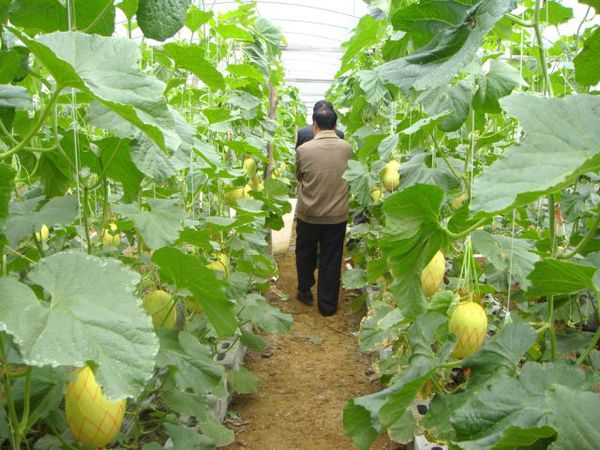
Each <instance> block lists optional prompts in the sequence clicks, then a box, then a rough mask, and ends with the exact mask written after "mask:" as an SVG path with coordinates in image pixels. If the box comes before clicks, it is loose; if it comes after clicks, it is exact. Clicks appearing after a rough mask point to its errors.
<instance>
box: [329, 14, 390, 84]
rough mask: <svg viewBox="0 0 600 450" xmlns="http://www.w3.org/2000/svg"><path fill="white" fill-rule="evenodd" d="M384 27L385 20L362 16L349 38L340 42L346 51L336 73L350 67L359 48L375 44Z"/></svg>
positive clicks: (340, 72)
mask: <svg viewBox="0 0 600 450" xmlns="http://www.w3.org/2000/svg"><path fill="white" fill-rule="evenodd" d="M385 28H386V22H385V21H383V20H376V19H374V18H373V17H372V16H370V15H366V16H364V17H362V18H361V19H360V21H359V22H358V25H357V26H356V28H355V29H354V30H353V33H352V37H351V38H350V40H349V41H347V42H344V43H343V44H342V47H343V48H345V49H346V52H345V53H344V56H343V57H342V67H341V68H340V71H339V72H338V74H342V73H344V72H346V71H347V70H348V69H349V68H350V67H351V65H352V62H353V60H354V58H355V57H356V55H357V54H358V53H359V52H360V51H361V50H363V49H365V48H367V47H370V46H371V45H373V44H376V43H377V42H378V41H379V38H380V37H381V36H382V34H383V33H384V32H385Z"/></svg>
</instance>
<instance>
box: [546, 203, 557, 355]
mask: <svg viewBox="0 0 600 450" xmlns="http://www.w3.org/2000/svg"><path fill="white" fill-rule="evenodd" d="M554 211H555V202H554V194H550V195H549V196H548V228H549V231H550V249H551V256H552V257H554V256H555V255H556V223H555V217H554ZM548 333H549V334H550V353H551V358H552V361H554V360H555V359H556V329H555V327H554V295H551V296H550V297H548Z"/></svg>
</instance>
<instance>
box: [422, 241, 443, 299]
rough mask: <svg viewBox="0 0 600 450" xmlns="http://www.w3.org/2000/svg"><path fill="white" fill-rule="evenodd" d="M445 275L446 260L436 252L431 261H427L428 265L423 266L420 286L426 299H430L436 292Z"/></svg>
mask: <svg viewBox="0 0 600 450" xmlns="http://www.w3.org/2000/svg"><path fill="white" fill-rule="evenodd" d="M445 273H446V260H445V258H444V254H443V253H442V252H440V251H438V252H437V253H436V254H435V255H434V256H433V258H432V259H431V261H429V264H427V265H426V266H425V268H424V269H423V273H422V275H421V285H422V286H423V292H424V293H425V295H426V296H427V297H431V296H432V295H433V294H435V293H436V292H437V291H438V289H439V288H440V286H441V285H442V281H443V280H444V274H445Z"/></svg>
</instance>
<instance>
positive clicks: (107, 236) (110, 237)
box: [102, 223, 121, 247]
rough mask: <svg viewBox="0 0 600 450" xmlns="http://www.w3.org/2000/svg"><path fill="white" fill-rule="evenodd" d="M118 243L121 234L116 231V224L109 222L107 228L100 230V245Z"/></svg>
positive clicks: (106, 245)
mask: <svg viewBox="0 0 600 450" xmlns="http://www.w3.org/2000/svg"><path fill="white" fill-rule="evenodd" d="M120 243H121V235H120V234H119V233H118V232H117V224H115V223H111V224H109V225H108V229H106V230H104V231H103V232H102V245H104V246H105V247H118V246H119V244H120Z"/></svg>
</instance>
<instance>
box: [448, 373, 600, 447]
mask: <svg viewBox="0 0 600 450" xmlns="http://www.w3.org/2000/svg"><path fill="white" fill-rule="evenodd" d="M581 389H586V382H585V375H584V373H583V372H582V371H581V370H579V369H577V368H575V367H573V366H569V365H567V364H565V363H563V362H561V363H550V364H547V365H545V366H544V365H541V364H538V363H534V362H528V363H526V364H525V365H524V366H523V368H522V371H521V374H520V376H519V377H518V378H513V377H510V376H508V375H505V374H500V375H498V376H496V377H494V378H492V379H490V381H489V382H488V383H487V384H486V385H485V386H484V387H483V388H482V389H480V391H479V395H477V396H473V397H472V398H471V399H470V400H469V401H468V402H466V403H465V405H464V406H462V407H460V408H458V409H457V410H456V412H455V414H454V415H453V417H452V418H451V419H450V421H451V423H452V425H453V427H454V428H455V430H456V432H457V439H456V440H455V444H456V445H457V446H458V447H459V448H461V449H464V450H471V449H472V450H475V449H481V448H495V447H494V446H495V445H496V444H498V443H499V442H502V441H504V442H506V435H505V433H506V432H507V430H510V429H511V428H510V427H518V428H520V429H522V430H527V429H537V430H536V431H534V433H535V435H539V434H540V432H539V429H540V428H542V427H545V426H549V427H552V428H554V429H555V430H556V431H557V433H558V437H557V442H556V448H564V449H567V448H568V449H580V448H582V449H583V448H589V449H591V448H593V447H594V443H595V442H599V440H600V430H599V429H598V427H596V426H594V420H595V419H594V416H595V413H594V411H595V410H597V409H598V404H600V403H599V402H600V395H598V394H594V393H592V392H585V391H582V390H581ZM543 434H545V435H547V434H548V433H543ZM521 439H522V438H521Z"/></svg>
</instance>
